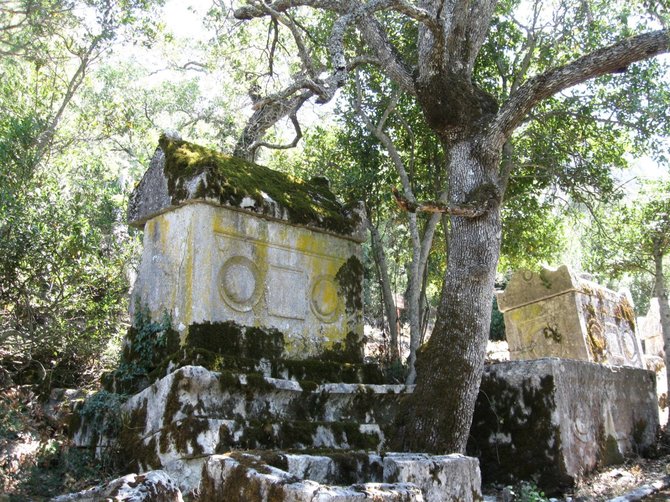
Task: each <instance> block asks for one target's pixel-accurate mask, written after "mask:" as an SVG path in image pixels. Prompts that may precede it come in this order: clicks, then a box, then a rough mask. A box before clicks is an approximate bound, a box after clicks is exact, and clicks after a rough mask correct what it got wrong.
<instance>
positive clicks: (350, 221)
mask: <svg viewBox="0 0 670 502" xmlns="http://www.w3.org/2000/svg"><path fill="white" fill-rule="evenodd" d="M159 145H160V148H161V149H162V150H163V152H164V153H165V168H164V173H165V176H166V178H167V180H168V193H169V194H170V196H171V198H172V204H175V205H176V204H179V203H181V202H183V201H184V200H186V199H188V198H189V191H188V190H187V188H186V187H187V184H188V183H189V182H190V181H191V180H192V179H193V178H195V177H197V176H200V175H203V176H202V179H201V180H200V181H199V184H198V186H197V188H196V191H195V194H194V195H195V198H201V199H208V200H215V201H217V202H218V203H220V204H221V205H226V206H234V207H241V206H242V202H243V200H244V199H245V198H250V199H252V200H253V201H254V207H253V208H251V209H253V210H255V211H259V212H263V213H269V214H272V213H273V212H274V208H273V207H272V206H273V204H272V202H271V201H268V200H266V198H265V197H264V196H263V194H267V196H268V197H270V198H271V199H272V200H273V201H274V202H276V203H277V204H279V205H280V206H281V207H282V208H283V209H285V211H286V213H287V214H288V220H289V221H290V222H291V223H295V224H299V225H308V226H316V227H319V228H323V229H325V230H329V231H332V232H336V233H339V234H344V235H349V234H351V233H352V232H353V231H354V230H355V228H356V226H357V225H358V223H359V221H360V218H359V217H358V215H357V214H356V213H355V212H354V211H352V210H351V208H349V207H347V206H344V205H342V204H340V203H339V202H338V201H337V199H336V198H335V196H334V195H333V193H332V192H331V191H330V190H329V188H328V186H327V185H326V184H325V183H323V182H321V181H320V180H318V179H315V180H312V181H303V180H299V179H297V178H293V177H291V176H289V175H287V174H284V173H280V172H278V171H274V170H272V169H269V168H267V167H264V166H259V165H257V164H253V163H251V162H247V161H245V160H243V159H239V158H235V157H229V156H227V155H224V154H222V153H219V152H216V151H214V150H210V149H209V148H205V147H202V146H199V145H196V144H193V143H189V142H187V141H183V140H177V139H170V138H167V137H166V136H164V135H163V136H161V138H160V140H159Z"/></svg>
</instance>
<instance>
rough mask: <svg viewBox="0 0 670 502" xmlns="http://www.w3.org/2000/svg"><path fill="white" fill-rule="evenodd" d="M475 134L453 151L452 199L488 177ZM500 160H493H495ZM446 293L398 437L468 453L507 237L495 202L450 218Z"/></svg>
mask: <svg viewBox="0 0 670 502" xmlns="http://www.w3.org/2000/svg"><path fill="white" fill-rule="evenodd" d="M479 153H480V152H479V146H478V145H477V142H476V140H473V139H471V140H465V141H462V142H460V143H459V144H457V145H455V146H454V147H453V148H452V149H451V158H450V162H449V166H448V167H449V186H450V196H449V199H450V201H453V202H456V203H462V202H464V201H466V200H467V199H468V198H469V197H471V196H472V194H473V193H476V192H477V189H478V188H480V187H481V186H484V185H487V184H488V183H490V181H489V179H490V178H489V177H490V175H491V173H495V172H496V168H497V163H496V162H492V161H489V162H488V163H486V164H484V163H482V161H481V156H480V155H479ZM491 160H494V159H491ZM450 227H451V228H450V237H449V245H448V248H449V259H448V263H447V273H446V277H445V282H444V291H443V294H442V299H441V301H440V305H439V308H438V313H437V320H436V324H435V328H434V329H433V334H432V336H431V338H430V340H429V341H428V342H427V343H426V344H425V345H424V347H422V348H421V349H420V351H419V355H418V358H417V373H418V378H417V385H416V388H415V390H414V393H413V394H412V395H411V396H409V397H408V398H407V401H406V402H405V403H404V404H405V406H404V411H405V413H403V414H401V418H400V423H399V426H400V427H399V436H398V438H397V439H398V442H397V443H396V444H395V445H394V446H396V447H398V448H401V449H404V450H409V451H426V450H427V451H433V452H442V453H443V452H463V451H464V450H465V444H466V441H467V437H468V433H469V430H470V425H471V421H472V414H473V411H474V404H475V400H476V398H477V393H478V389H479V382H480V380H481V375H482V371H483V367H484V356H485V353H486V341H487V339H488V327H489V324H490V320H491V308H490V304H491V294H492V292H493V287H494V281H495V270H496V265H497V263H498V255H499V252H500V242H501V220H500V211H499V206H498V205H496V206H495V207H494V208H492V209H491V210H490V211H488V212H487V213H486V214H485V215H483V216H480V217H479V218H464V217H460V216H452V217H451V225H450Z"/></svg>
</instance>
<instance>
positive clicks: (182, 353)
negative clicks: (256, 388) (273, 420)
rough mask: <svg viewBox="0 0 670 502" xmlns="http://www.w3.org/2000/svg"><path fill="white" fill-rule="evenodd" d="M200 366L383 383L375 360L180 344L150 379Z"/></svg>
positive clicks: (304, 378)
mask: <svg viewBox="0 0 670 502" xmlns="http://www.w3.org/2000/svg"><path fill="white" fill-rule="evenodd" d="M184 366H203V367H204V368H207V369H209V370H212V371H233V372H239V373H261V374H263V375H264V376H267V377H271V378H281V379H285V380H294V381H309V382H314V383H317V384H322V383H369V384H384V383H385V377H384V374H383V372H382V371H381V369H380V367H379V365H378V364H373V363H348V362H339V361H327V360H316V359H282V358H272V359H267V358H264V359H253V358H248V357H240V356H234V355H230V354H219V353H216V352H212V351H209V350H206V349H202V348H192V347H189V348H183V349H180V350H178V351H177V352H174V353H172V354H171V355H170V356H168V357H167V358H166V359H165V360H164V361H163V362H162V363H161V364H160V365H159V366H158V368H156V369H155V370H154V371H153V372H152V373H151V374H150V375H149V381H151V382H154V381H156V380H158V379H160V378H163V377H165V376H167V375H168V374H169V373H171V372H172V371H174V370H175V369H176V368H181V367H184Z"/></svg>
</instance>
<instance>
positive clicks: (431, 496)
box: [200, 452, 482, 502]
mask: <svg viewBox="0 0 670 502" xmlns="http://www.w3.org/2000/svg"><path fill="white" fill-rule="evenodd" d="M345 456H346V453H341V454H337V455H332V456H331V455H330V454H324V455H299V454H283V453H276V452H253V453H241V452H236V453H230V454H226V455H214V456H212V457H210V458H209V459H208V460H207V462H206V464H205V467H204V469H203V479H202V483H201V486H200V493H201V496H202V497H204V498H205V499H207V500H210V499H212V500H214V499H218V500H224V499H225V500H259V501H264V500H281V501H296V502H301V501H313V500H317V501H338V502H339V501H342V502H345V501H357V500H361V499H366V498H367V499H369V498H372V499H374V500H380V501H387V500H388V501H431V502H442V501H450V500H454V501H455V500H458V501H463V502H468V501H476V500H482V495H481V482H480V475H479V466H478V462H477V460H476V459H473V458H468V457H464V456H462V455H442V456H430V455H423V454H404V453H389V454H388V455H385V456H380V455H377V454H363V453H357V454H352V455H351V456H350V457H349V458H348V459H346V458H345ZM345 465H346V466H348V469H347V472H346V476H347V480H348V481H355V482H354V483H352V484H350V485H349V486H337V485H336V483H337V482H338V481H342V477H343V475H344V472H343V471H344V470H345ZM278 466H281V468H280V467H278ZM273 497H274V498H273Z"/></svg>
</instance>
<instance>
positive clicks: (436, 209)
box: [392, 187, 495, 218]
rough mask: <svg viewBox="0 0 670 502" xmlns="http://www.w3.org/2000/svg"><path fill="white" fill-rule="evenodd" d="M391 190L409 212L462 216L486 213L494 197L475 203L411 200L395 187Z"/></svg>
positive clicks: (467, 216)
mask: <svg viewBox="0 0 670 502" xmlns="http://www.w3.org/2000/svg"><path fill="white" fill-rule="evenodd" d="M392 192H393V196H394V197H395V200H396V203H397V204H398V206H399V207H400V208H401V209H402V210H404V211H407V212H409V213H419V212H422V213H438V214H450V215H452V216H463V217H464V218H478V217H480V216H483V215H484V214H486V213H487V211H488V210H489V209H491V207H493V204H494V203H495V199H494V198H489V199H486V200H485V201H483V202H482V203H480V204H477V205H474V204H472V205H470V204H449V203H445V202H438V201H425V202H412V201H410V200H408V199H407V198H406V197H404V196H403V195H402V194H401V193H400V191H399V190H398V189H397V188H395V187H394V188H392Z"/></svg>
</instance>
